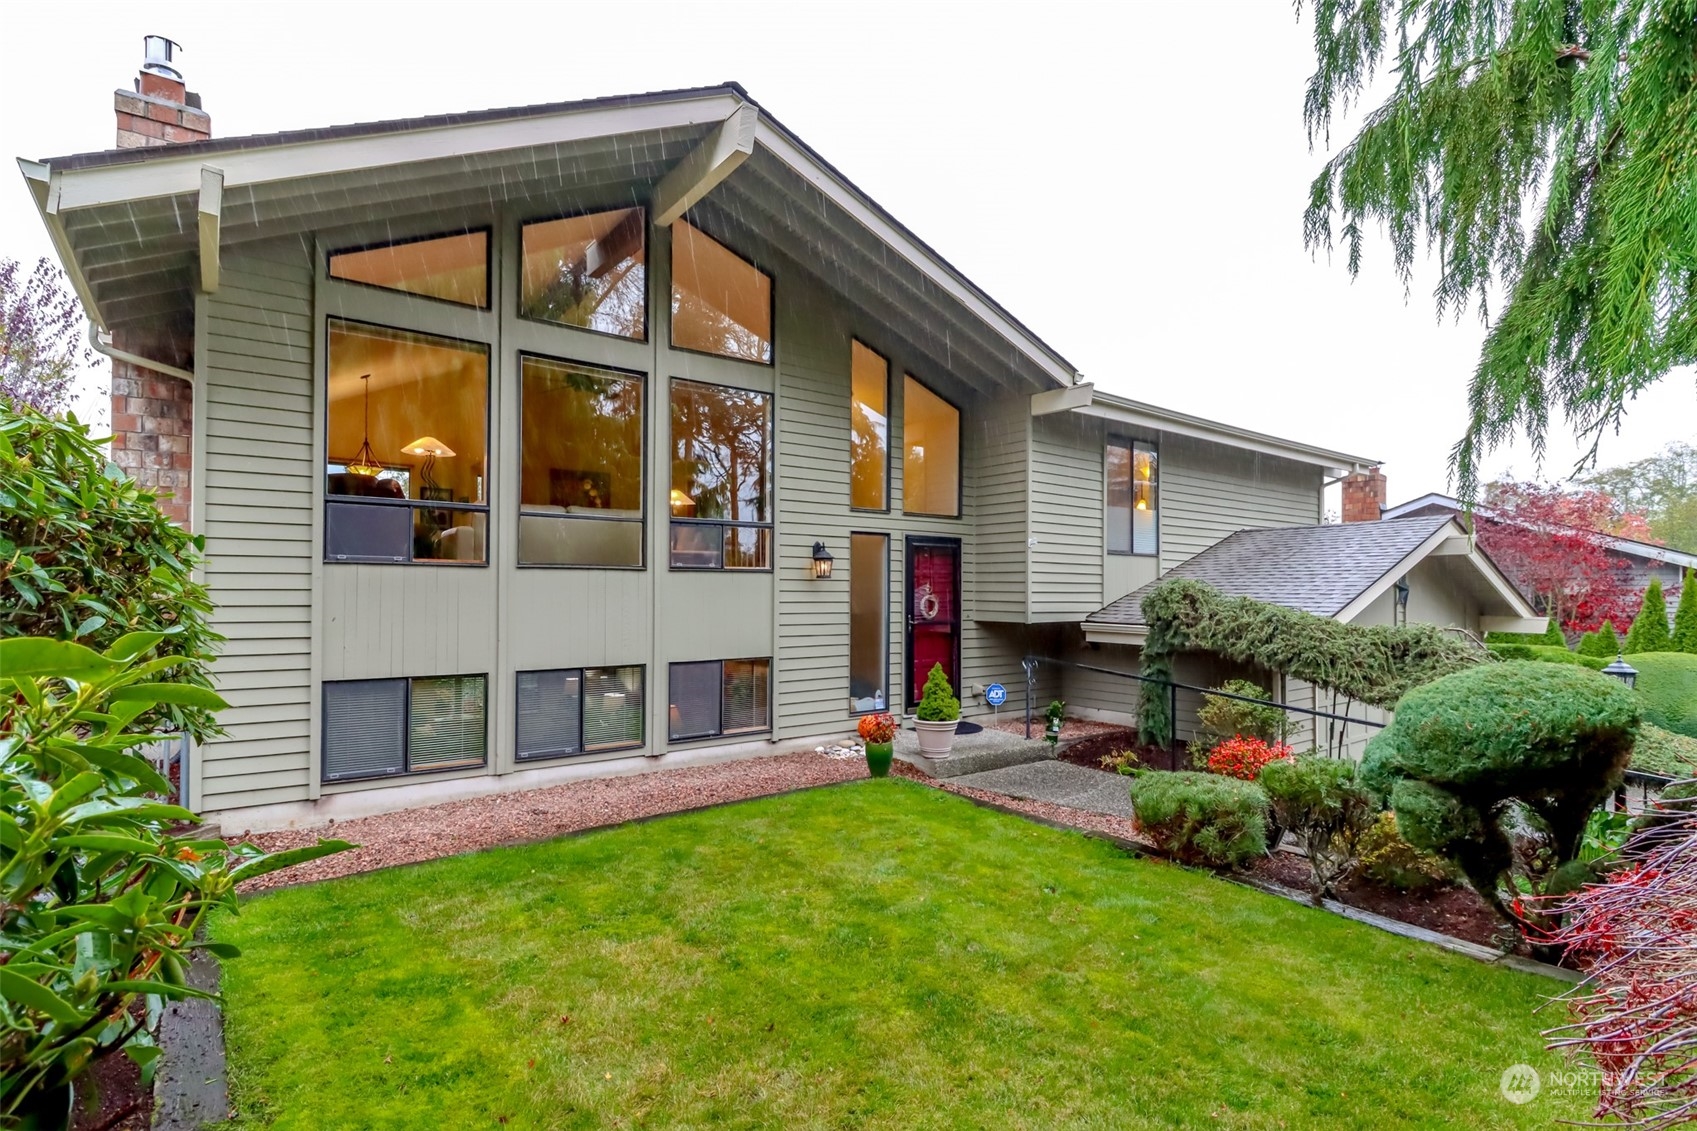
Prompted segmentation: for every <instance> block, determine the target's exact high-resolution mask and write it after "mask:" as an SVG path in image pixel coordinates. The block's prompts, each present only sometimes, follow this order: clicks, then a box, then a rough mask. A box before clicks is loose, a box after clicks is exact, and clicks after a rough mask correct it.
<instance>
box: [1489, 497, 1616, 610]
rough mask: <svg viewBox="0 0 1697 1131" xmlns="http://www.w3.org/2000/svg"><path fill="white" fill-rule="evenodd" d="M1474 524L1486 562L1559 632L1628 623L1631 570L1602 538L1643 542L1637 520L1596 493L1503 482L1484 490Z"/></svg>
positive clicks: (1609, 499)
mask: <svg viewBox="0 0 1697 1131" xmlns="http://www.w3.org/2000/svg"><path fill="white" fill-rule="evenodd" d="M1474 524H1475V525H1474V529H1475V531H1476V533H1477V535H1478V538H1479V545H1480V546H1481V547H1482V548H1483V549H1484V551H1485V552H1486V553H1487V554H1489V555H1490V556H1491V560H1492V561H1494V562H1496V563H1497V565H1498V566H1499V567H1501V568H1502V570H1503V572H1504V573H1506V574H1508V576H1509V577H1510V578H1512V579H1513V580H1514V581H1515V583H1516V584H1518V585H1519V586H1520V588H1521V589H1522V591H1524V592H1525V593H1526V594H1528V595H1529V596H1530V597H1531V598H1532V601H1533V604H1534V605H1536V606H1537V607H1538V609H1539V610H1540V611H1541V612H1544V613H1548V614H1550V615H1553V616H1554V617H1555V618H1556V622H1557V623H1558V624H1560V625H1561V626H1562V628H1563V629H1565V630H1566V631H1568V632H1570V633H1578V632H1591V631H1593V630H1595V629H1596V628H1597V627H1599V626H1600V625H1601V624H1602V623H1603V622H1604V621H1605V620H1608V621H1613V622H1614V624H1615V627H1616V628H1617V629H1619V628H1622V627H1623V626H1625V625H1628V624H1631V623H1632V617H1633V615H1634V614H1635V613H1636V612H1637V611H1638V593H1637V591H1636V590H1635V589H1634V588H1633V585H1632V570H1631V567H1630V566H1629V565H1628V564H1627V562H1626V560H1625V559H1624V558H1622V557H1620V556H1619V555H1617V554H1615V553H1614V552H1613V551H1611V550H1610V549H1609V547H1608V543H1607V538H1608V537H1610V536H1613V537H1618V538H1633V539H1636V540H1639V541H1648V540H1649V539H1648V533H1649V530H1648V527H1647V525H1646V524H1645V522H1644V519H1643V517H1642V516H1640V515H1636V514H1632V513H1629V512H1627V511H1625V510H1624V509H1623V508H1622V507H1620V505H1619V504H1617V503H1616V502H1615V501H1614V500H1613V499H1611V498H1610V497H1609V496H1608V495H1605V494H1604V493H1603V492H1601V491H1593V490H1582V491H1564V490H1563V489H1562V488H1560V487H1557V486H1553V485H1551V486H1546V485H1543V484H1539V483H1513V482H1509V483H1493V484H1491V486H1490V487H1488V488H1487V489H1486V497H1485V503H1484V505H1483V506H1482V507H1481V508H1480V509H1479V511H1478V512H1476V513H1475V515H1474Z"/></svg>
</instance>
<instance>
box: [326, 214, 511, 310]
mask: <svg viewBox="0 0 1697 1131" xmlns="http://www.w3.org/2000/svg"><path fill="white" fill-rule="evenodd" d="M330 277H331V278H332V279H343V280H346V281H347V282H350V283H364V284H365V285H367V286H370V287H381V288H383V289H384V290H386V291H402V292H404V293H406V294H412V295H423V296H424V297H425V298H439V299H441V300H442V301H444V302H452V303H458V304H459V305H461V306H475V307H477V308H479V309H486V308H487V307H488V306H489V230H488V229H487V228H484V229H481V230H479V231H475V232H461V233H458V234H456V235H451V236H436V237H434V238H431V239H425V240H405V241H403V242H400V243H387V244H380V245H378V246H376V247H360V248H352V249H350V250H347V251H333V252H331V253H330Z"/></svg>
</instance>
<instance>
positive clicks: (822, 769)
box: [242, 751, 1141, 893]
mask: <svg viewBox="0 0 1697 1131" xmlns="http://www.w3.org/2000/svg"><path fill="white" fill-rule="evenodd" d="M893 772H894V773H897V774H899V775H901V776H902V777H906V778H910V779H912V780H914V781H917V782H920V783H921V784H924V785H929V786H932V787H934V788H937V789H944V790H947V791H948V792H950V793H958V794H960V795H961V796H963V797H971V798H975V799H977V800H979V801H988V802H991V803H993V804H996V805H999V806H1001V807H1003V808H1004V809H1011V810H1013V811H1015V812H1018V813H1027V814H1030V815H1031V816H1034V817H1041V818H1043V819H1045V820H1049V821H1055V822H1059V823H1061V824H1064V825H1069V826H1071V827H1072V828H1076V829H1080V830H1083V831H1086V832H1097V833H1106V834H1108V835H1110V836H1115V837H1119V838H1121V839H1124V840H1140V839H1141V838H1140V837H1138V836H1137V835H1136V834H1135V833H1133V832H1132V828H1131V822H1130V821H1129V820H1127V819H1125V818H1123V817H1114V816H1109V815H1106V814H1102V813H1090V812H1085V811H1083V810H1080V809H1071V808H1068V807H1067V806H1064V805H1056V804H1053V803H1050V802H1045V801H1027V800H1022V799H1020V798H1016V797H1009V796H1007V795H1006V794H1001V793H995V792H992V791H991V790H987V789H974V788H971V787H969V786H959V785H955V784H953V783H952V782H950V781H948V780H947V779H939V778H932V777H929V776H928V775H926V774H924V773H922V772H921V771H919V770H916V769H914V768H913V767H912V766H909V765H907V764H906V763H904V762H897V763H896V764H895V767H894V770H893ZM865 776H866V763H865V762H864V761H862V760H860V759H858V758H855V759H843V758H826V757H824V756H822V755H819V754H816V753H813V752H811V751H809V752H804V753H800V754H783V755H778V756H776V757H769V758H746V759H743V760H741V761H737V762H720V763H717V764H715V765H710V766H690V767H686V768H684V769H679V770H660V771H657V772H654V773H647V774H626V775H622V776H618V777H606V778H586V779H584V780H583V781H575V782H568V783H567V784H565V785H556V786H550V787H548V788H547V789H536V790H529V791H525V792H522V793H505V794H497V795H495V796H492V797H474V798H468V799H467V800H465V801H450V802H447V803H446V804H442V805H432V806H429V807H428V808H424V809H409V810H405V811H402V812H398V813H384V814H381V815H379V816H375V817H360V818H358V819H356V820H352V821H342V822H340V823H332V824H329V825H323V826H319V827H317V828H311V829H287V830H283V831H281V832H273V833H258V834H255V835H254V836H252V837H249V838H247V839H249V840H251V841H252V842H253V843H255V844H257V845H259V846H260V847H261V848H264V849H266V850H267V851H277V850H278V849H283V848H295V847H298V846H300V845H303V844H312V843H314V842H316V841H317V840H318V839H319V838H320V837H327V838H328V837H339V838H341V839H342V840H347V841H352V842H353V843H354V844H357V845H359V846H360V847H358V848H356V849H353V850H352V851H349V852H342V853H338V854H337V855H335V856H326V857H325V858H323V859H322V860H313V861H311V862H309V863H306V864H299V865H296V866H295V867H293V868H286V869H284V870H283V871H281V872H273V873H271V874H270V875H269V876H261V877H260V878H259V879H256V880H250V881H249V882H247V883H245V884H243V885H242V891H243V892H244V893H246V892H253V891H260V890H263V889H265V888H268V887H276V886H280V885H283V884H303V883H311V882H313V881H316V880H328V879H334V878H335V877H337V876H351V875H354V874H355V873H358V872H371V871H375V870H377V869H379V868H391V867H394V866H395V865H397V864H416V863H418V862H420V861H423V860H435V859H437V858H439V857H443V856H455V855H458V854H460V853H462V852H475V851H477V850H478V849H483V848H493V847H495V846H497V845H502V844H517V843H523V842H526V841H536V840H547V839H549V838H550V837H557V836H563V835H564V834H566V833H573V832H581V831H583V830H584V829H593V828H600V827H603V826H606V825H617V824H621V823H623V822H625V821H631V820H635V819H637V818H639V817H657V816H661V815H663V814H666V813H677V812H682V811H683V810H686V809H699V808H701V807H703V806H707V805H721V804H724V803H725V802H728V801H746V800H749V799H752V798H756V797H769V796H771V795H772V794H775V793H785V792H788V791H790V790H793V789H807V788H811V787H813V786H821V785H833V784H835V783H837V782H844V781H854V780H856V779H858V778H864V777H865Z"/></svg>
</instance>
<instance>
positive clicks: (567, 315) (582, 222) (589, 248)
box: [519, 208, 648, 341]
mask: <svg viewBox="0 0 1697 1131" xmlns="http://www.w3.org/2000/svg"><path fill="white" fill-rule="evenodd" d="M519 242H520V244H521V245H522V255H523V259H524V275H523V278H522V279H521V281H520V286H519V314H520V315H521V316H523V317H525V318H536V319H540V320H541V321H544V322H557V323H559V324H560V325H562V326H578V327H581V328H582V329H585V330H594V331H595V332H597V333H601V334H614V335H617V336H618V337H621V338H635V339H636V340H637V341H641V340H642V339H643V338H644V337H646V336H647V327H648V217H647V213H645V212H644V211H643V210H642V209H640V208H623V209H619V210H617V211H614V212H592V213H590V214H589V215H586V216H567V217H563V218H562V219H559V220H543V221H539V222H538V223H535V224H526V225H524V227H523V228H522V229H520V232H519Z"/></svg>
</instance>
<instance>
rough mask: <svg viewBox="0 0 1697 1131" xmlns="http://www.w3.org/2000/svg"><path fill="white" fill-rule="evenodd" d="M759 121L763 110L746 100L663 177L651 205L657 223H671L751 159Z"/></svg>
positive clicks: (662, 224)
mask: <svg viewBox="0 0 1697 1131" xmlns="http://www.w3.org/2000/svg"><path fill="white" fill-rule="evenodd" d="M759 122H760V111H759V110H758V109H757V108H755V107H754V106H753V105H751V104H749V103H744V104H743V105H741V106H739V107H737V109H736V110H735V111H733V112H732V113H731V116H730V117H728V118H726V119H725V120H724V121H722V122H720V123H719V125H718V128H717V129H715V130H714V131H713V132H712V133H710V134H708V135H707V137H706V138H705V139H703V140H702V142H701V144H700V145H698V146H696V147H695V148H694V149H693V150H691V151H690V154H689V156H688V157H685V158H684V159H683V160H682V161H679V162H678V163H677V165H676V166H674V167H673V168H672V171H671V172H669V173H667V174H666V175H665V176H664V177H663V178H661V180H660V183H659V184H658V185H656V186H654V198H653V201H652V204H651V208H650V211H652V212H653V214H654V223H655V225H656V226H658V227H662V228H666V227H670V226H671V225H672V223H673V222H674V221H676V220H678V219H680V218H681V217H682V216H683V214H684V213H685V212H688V211H689V210H690V209H691V208H692V207H694V205H695V204H696V202H697V201H699V200H701V198H702V197H704V196H706V195H707V194H708V193H710V192H712V191H713V188H714V186H716V185H717V184H718V183H719V182H720V181H722V180H724V179H725V178H726V177H728V176H730V175H731V173H732V172H734V171H735V170H736V167H737V166H738V165H741V164H742V163H743V162H744V161H746V160H748V157H749V154H751V153H753V152H754V127H755V126H756V125H758V124H759Z"/></svg>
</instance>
